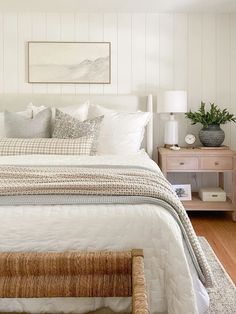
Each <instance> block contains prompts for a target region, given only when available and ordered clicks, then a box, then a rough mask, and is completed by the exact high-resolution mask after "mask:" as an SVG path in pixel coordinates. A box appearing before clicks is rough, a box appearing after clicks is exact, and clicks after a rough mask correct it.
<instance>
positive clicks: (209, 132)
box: [199, 124, 225, 147]
mask: <svg viewBox="0 0 236 314" xmlns="http://www.w3.org/2000/svg"><path fill="white" fill-rule="evenodd" d="M199 139H200V141H201V143H202V144H203V146H208V147H218V146H220V145H221V144H222V143H223V142H224V139H225V132H224V131H223V130H222V129H221V128H220V126H219V125H217V124H210V125H209V126H208V127H206V128H202V129H201V130H200V132H199Z"/></svg>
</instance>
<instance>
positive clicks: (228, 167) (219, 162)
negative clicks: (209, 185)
mask: <svg viewBox="0 0 236 314" xmlns="http://www.w3.org/2000/svg"><path fill="white" fill-rule="evenodd" d="M158 160H159V166H160V168H161V170H162V172H163V174H164V175H165V176H167V173H168V172H217V173H218V176H219V186H220V187H221V188H222V189H224V173H225V172H232V200H231V199H229V198H227V201H226V202H203V201H201V200H200V198H199V197H198V194H197V193H193V195H192V201H184V202H183V205H184V207H185V209H186V210H212V211H232V212H233V215H232V217H233V220H234V221H236V152H234V151H232V150H230V149H225V150H213V149H212V150H211V149H209V150H204V149H199V148H194V149H187V148H181V149H180V150H179V151H173V150H170V149H167V148H159V149H158Z"/></svg>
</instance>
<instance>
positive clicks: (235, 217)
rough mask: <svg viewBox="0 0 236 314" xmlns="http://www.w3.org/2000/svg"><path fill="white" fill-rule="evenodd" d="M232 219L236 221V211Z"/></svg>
mask: <svg viewBox="0 0 236 314" xmlns="http://www.w3.org/2000/svg"><path fill="white" fill-rule="evenodd" d="M232 219H233V221H236V210H235V211H233V213H232Z"/></svg>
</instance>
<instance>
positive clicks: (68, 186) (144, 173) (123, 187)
mask: <svg viewBox="0 0 236 314" xmlns="http://www.w3.org/2000/svg"><path fill="white" fill-rule="evenodd" d="M61 194H63V195H68V194H75V195H95V196H100V197H101V203H102V198H104V197H107V196H109V197H110V196H123V197H132V198H134V197H137V198H139V200H140V201H141V200H142V198H143V202H145V200H147V198H148V199H149V200H150V201H151V202H152V203H157V204H160V200H161V201H162V204H164V207H165V208H167V209H169V211H171V212H172V214H173V216H174V217H175V219H176V220H177V222H178V223H179V225H180V226H181V228H182V231H183V232H184V236H185V239H186V241H187V243H189V244H190V249H191V250H190V253H191V254H192V257H194V258H195V260H196V261H197V263H198V265H196V263H195V266H199V269H200V274H199V276H200V279H201V280H202V282H203V283H204V284H205V286H211V285H212V276H211V271H210V268H209V266H208V264H207V261H206V259H205V256H204V254H203V252H202V249H201V247H200V244H199V242H198V239H197V237H196V234H195V232H194V230H193V227H192V225H191V222H190V220H189V218H188V216H187V214H186V212H185V210H184V208H183V205H182V203H181V202H180V200H179V199H178V198H177V196H176V195H175V193H174V192H173V190H172V188H171V185H170V183H169V182H168V181H167V180H166V179H165V178H164V176H163V175H162V174H161V173H159V172H154V171H151V170H148V169H142V168H125V167H123V168H120V167H119V168H116V167H109V168H99V167H96V166H94V167H87V168H82V167H64V168H61V167H17V166H1V167H0V196H15V195H61Z"/></svg>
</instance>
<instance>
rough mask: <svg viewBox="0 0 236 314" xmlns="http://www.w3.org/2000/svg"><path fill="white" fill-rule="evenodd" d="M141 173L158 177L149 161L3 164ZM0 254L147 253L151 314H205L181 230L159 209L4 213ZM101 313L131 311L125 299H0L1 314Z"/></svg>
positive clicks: (63, 159)
mask: <svg viewBox="0 0 236 314" xmlns="http://www.w3.org/2000/svg"><path fill="white" fill-rule="evenodd" d="M96 163H97V164H110V165H111V164H118V165H129V164H130V165H138V166H146V167H149V168H152V169H157V166H156V164H155V163H154V162H152V161H151V160H150V159H149V158H148V157H147V155H146V154H144V153H140V154H137V155H131V156H123V157H121V156H119V157H118V156H94V157H88V156H80V157H78V156H76V157H73V156H40V158H39V156H20V157H16V156H13V157H10V158H9V157H7V158H6V157H1V158H0V164H1V165H23V164H24V165H37V166H39V165H66V164H68V165H70V166H71V165H80V164H87V165H88V164H96ZM0 217H1V219H0V251H30V250H38V251H40V250H41V251H42V250H57V251H62V250H75V249H76V250H78V249H88V250H98V249H114V250H116V249H130V248H135V247H136V248H137V247H139V248H143V249H144V253H145V272H146V278H147V284H148V291H149V304H150V310H151V313H177V314H182V313H183V314H184V313H189V314H191V313H203V312H204V310H205V309H206V307H207V301H208V298H207V295H206V291H205V289H204V288H203V287H202V285H201V283H200V281H199V279H198V278H197V274H196V271H195V269H194V267H193V265H192V262H191V259H190V257H189V254H188V252H187V250H186V248H185V244H184V241H183V239H182V235H181V232H180V229H179V227H178V225H177V223H176V222H175V220H174V219H173V218H172V216H171V215H170V214H169V213H168V212H167V211H166V210H165V209H163V208H161V207H160V206H154V205H151V204H146V205H118V204H117V205H115V204H109V205H47V206H46V205H44V206H39V205H37V206H32V205H28V206H1V207H0ZM101 306H109V307H111V308H112V309H113V310H115V311H122V310H127V309H128V307H129V306H130V300H127V299H120V298H119V299H105V300H104V299H100V298H96V299H86V300H85V299H81V298H71V299H68V298H54V299H0V311H29V312H32V313H44V312H57V311H60V312H67V313H68V312H72V313H84V312H86V311H89V310H94V309H96V308H99V307H101Z"/></svg>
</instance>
